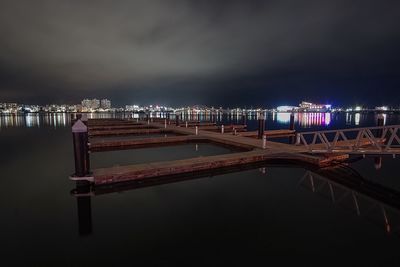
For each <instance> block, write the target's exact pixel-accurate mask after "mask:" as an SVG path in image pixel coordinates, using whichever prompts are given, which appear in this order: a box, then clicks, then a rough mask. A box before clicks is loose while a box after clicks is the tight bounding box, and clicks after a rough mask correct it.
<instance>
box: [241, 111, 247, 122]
mask: <svg viewBox="0 0 400 267" xmlns="http://www.w3.org/2000/svg"><path fill="white" fill-rule="evenodd" d="M242 125H247V116H246V113H243V114H242Z"/></svg>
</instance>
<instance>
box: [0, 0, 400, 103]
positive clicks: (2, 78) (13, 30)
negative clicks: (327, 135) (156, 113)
mask: <svg viewBox="0 0 400 267" xmlns="http://www.w3.org/2000/svg"><path fill="white" fill-rule="evenodd" d="M0 35H1V36H0V51H1V52H0V102H6V101H16V102H19V103H27V104H46V103H78V102H80V100H81V99H82V98H86V97H90V98H91V97H96V98H103V97H106V98H109V99H111V100H112V101H113V104H114V105H125V104H133V103H137V104H150V103H152V104H166V105H191V104H203V105H209V106H211V105H214V106H219V105H222V106H231V107H232V106H237V105H239V106H247V107H249V106H258V105H262V106H265V107H272V106H277V105H283V104H294V105H297V104H298V102H299V101H301V100H309V101H316V102H320V101H321V102H327V103H331V104H334V105H348V104H365V105H371V106H374V105H382V104H389V105H396V106H399V105H400V1H383V0H380V1H369V0H364V1H349V0H346V1H338V0H335V1H323V0H316V1H257V0H251V1H244V0H242V1H223V0H210V1H205V0H203V1H180V0H131V1H123V0H119V1H112V0H109V1H92V0H90V1H83V0H80V1H60V0H48V1H42V0H2V1H1V2H0Z"/></svg>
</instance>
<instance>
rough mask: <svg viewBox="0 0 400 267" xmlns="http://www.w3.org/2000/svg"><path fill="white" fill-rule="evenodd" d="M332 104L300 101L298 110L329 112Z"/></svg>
mask: <svg viewBox="0 0 400 267" xmlns="http://www.w3.org/2000/svg"><path fill="white" fill-rule="evenodd" d="M331 108H332V106H331V105H325V104H314V103H310V102H305V101H303V102H301V103H300V104H299V111H303V112H330V111H331Z"/></svg>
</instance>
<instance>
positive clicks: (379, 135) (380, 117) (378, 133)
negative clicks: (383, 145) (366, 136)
mask: <svg viewBox="0 0 400 267" xmlns="http://www.w3.org/2000/svg"><path fill="white" fill-rule="evenodd" d="M384 122H385V118H384V117H383V115H382V114H379V115H378V119H377V121H376V125H377V126H378V127H382V126H383V124H384ZM376 137H377V138H383V129H378V130H377V131H376Z"/></svg>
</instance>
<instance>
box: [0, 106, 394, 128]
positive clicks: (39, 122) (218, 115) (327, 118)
mask: <svg viewBox="0 0 400 267" xmlns="http://www.w3.org/2000/svg"><path fill="white" fill-rule="evenodd" d="M178 115H179V117H180V119H181V120H183V121H203V122H216V123H220V124H223V123H237V124H247V123H248V124H249V125H252V123H254V121H255V120H257V119H258V116H259V115H260V113H259V112H256V111H254V112H247V113H243V112H236V111H231V112H222V111H220V110H214V111H193V110H191V111H187V112H179V113H178ZM294 115H295V123H296V125H297V127H300V128H312V127H328V126H332V124H335V125H336V124H337V125H338V126H339V127H343V125H348V126H352V125H354V126H375V124H376V121H377V117H378V116H383V119H384V125H388V124H398V123H399V122H400V116H399V115H398V114H386V113H380V114H377V113H360V112H357V113H351V112H347V113H294ZM71 116H72V117H75V116H76V114H74V113H27V114H1V115H0V128H7V127H49V126H50V127H54V128H58V127H68V126H70V123H71ZM147 116H148V117H149V118H163V119H172V120H174V119H175V115H174V114H173V113H172V114H170V113H167V112H151V113H133V112H126V113H124V112H120V113H87V117H88V118H89V119H95V118H103V119H106V118H126V119H128V118H133V119H137V120H138V119H140V118H146V117H147ZM264 116H265V118H266V123H267V125H271V127H275V126H278V125H280V127H281V125H282V124H289V122H290V113H289V112H266V113H264ZM274 125H275V126H274Z"/></svg>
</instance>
